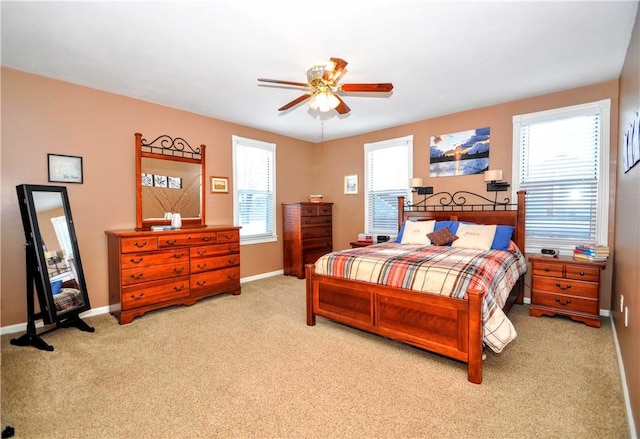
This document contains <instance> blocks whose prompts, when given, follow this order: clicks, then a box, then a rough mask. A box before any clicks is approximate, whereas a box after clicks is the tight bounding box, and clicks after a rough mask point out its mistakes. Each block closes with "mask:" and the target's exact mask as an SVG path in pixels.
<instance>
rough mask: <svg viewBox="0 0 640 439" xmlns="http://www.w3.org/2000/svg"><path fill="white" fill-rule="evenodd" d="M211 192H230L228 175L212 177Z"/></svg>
mask: <svg viewBox="0 0 640 439" xmlns="http://www.w3.org/2000/svg"><path fill="white" fill-rule="evenodd" d="M211 193H213V194H228V193H229V179H228V178H227V177H211Z"/></svg>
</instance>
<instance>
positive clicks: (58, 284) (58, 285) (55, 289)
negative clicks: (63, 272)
mask: <svg viewBox="0 0 640 439" xmlns="http://www.w3.org/2000/svg"><path fill="white" fill-rule="evenodd" d="M61 289H62V280H57V281H55V282H51V293H53V295H54V296H55V295H56V294H58V293H60V290H61Z"/></svg>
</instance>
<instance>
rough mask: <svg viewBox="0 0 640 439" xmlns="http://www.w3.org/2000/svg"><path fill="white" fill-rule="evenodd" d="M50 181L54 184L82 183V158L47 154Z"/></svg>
mask: <svg viewBox="0 0 640 439" xmlns="http://www.w3.org/2000/svg"><path fill="white" fill-rule="evenodd" d="M47 162H48V164H49V181H50V182H52V183H82V157H76V156H72V155H60V154H47Z"/></svg>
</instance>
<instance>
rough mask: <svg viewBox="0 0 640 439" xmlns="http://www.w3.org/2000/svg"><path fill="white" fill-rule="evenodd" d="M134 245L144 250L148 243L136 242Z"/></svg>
mask: <svg viewBox="0 0 640 439" xmlns="http://www.w3.org/2000/svg"><path fill="white" fill-rule="evenodd" d="M133 245H135V246H136V247H138V248H143V247H146V246H147V241H142V243H140V242H138V241H136V242H134V243H133Z"/></svg>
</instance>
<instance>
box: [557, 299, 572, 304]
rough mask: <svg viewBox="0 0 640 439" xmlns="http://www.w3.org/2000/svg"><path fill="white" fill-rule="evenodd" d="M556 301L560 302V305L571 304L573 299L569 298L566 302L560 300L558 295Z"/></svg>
mask: <svg viewBox="0 0 640 439" xmlns="http://www.w3.org/2000/svg"><path fill="white" fill-rule="evenodd" d="M556 302H558V303H559V304H560V305H569V304H570V303H571V299H567V300H566V301H565V302H564V303H563V302H562V301H561V300H560V298H559V297H556Z"/></svg>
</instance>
